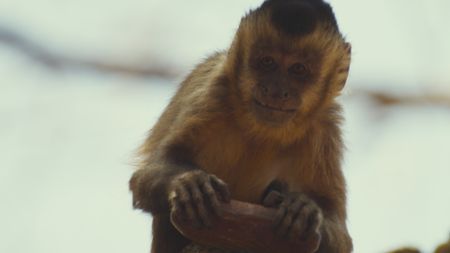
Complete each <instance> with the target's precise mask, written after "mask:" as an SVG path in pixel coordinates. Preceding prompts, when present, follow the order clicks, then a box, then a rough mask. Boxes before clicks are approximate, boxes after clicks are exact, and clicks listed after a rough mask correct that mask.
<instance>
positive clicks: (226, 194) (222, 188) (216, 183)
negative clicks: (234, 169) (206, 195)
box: [211, 175, 231, 203]
mask: <svg viewBox="0 0 450 253" xmlns="http://www.w3.org/2000/svg"><path fill="white" fill-rule="evenodd" d="M211 183H212V186H213V187H214V189H216V190H217V191H218V192H219V193H220V195H221V197H222V200H223V201H225V202H227V203H228V202H230V199H231V197H230V196H231V194H230V190H229V189H228V185H227V184H226V183H225V182H224V181H222V180H221V179H219V178H218V177H216V176H214V175H211Z"/></svg>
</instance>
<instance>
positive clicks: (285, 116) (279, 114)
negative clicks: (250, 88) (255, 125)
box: [251, 100, 297, 127]
mask: <svg viewBox="0 0 450 253" xmlns="http://www.w3.org/2000/svg"><path fill="white" fill-rule="evenodd" d="M251 109H252V112H253V114H254V115H255V117H256V118H257V119H258V120H259V121H261V122H262V123H265V124H268V125H271V126H275V127H277V126H281V125H283V124H284V123H286V122H288V121H290V120H291V119H292V118H294V116H295V114H296V112H297V111H296V110H282V109H277V108H271V107H268V106H265V105H263V104H261V103H260V102H259V101H257V100H253V103H252V106H251Z"/></svg>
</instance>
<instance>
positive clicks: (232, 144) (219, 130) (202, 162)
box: [195, 122, 306, 203]
mask: <svg viewBox="0 0 450 253" xmlns="http://www.w3.org/2000/svg"><path fill="white" fill-rule="evenodd" d="M228 127H230V126H228ZM207 128H208V129H206V130H202V131H200V132H201V133H202V135H201V136H198V138H199V139H201V141H200V142H199V143H200V145H199V147H197V149H196V154H195V156H196V157H195V160H196V164H197V165H198V166H199V167H200V168H201V169H203V170H205V171H207V172H209V173H211V174H214V175H216V176H218V177H219V178H221V179H222V180H224V181H225V182H226V183H227V184H228V186H229V189H230V191H231V194H232V198H234V199H238V200H241V201H248V202H253V203H257V202H259V201H260V200H261V197H262V194H263V192H264V190H265V189H266V188H267V186H268V185H269V184H270V183H271V182H272V181H273V180H275V179H281V180H283V181H286V182H288V184H289V186H290V188H291V189H293V190H300V189H301V188H302V185H304V180H303V179H305V177H304V176H303V175H302V172H301V171H302V167H305V165H304V164H302V162H301V159H299V156H300V154H298V156H296V155H292V154H293V153H295V150H290V149H289V148H284V149H285V150H283V149H281V148H280V147H277V146H274V145H273V144H272V145H270V146H269V145H267V144H264V143H257V142H256V141H252V140H249V139H246V138H245V137H244V136H240V135H239V134H236V133H239V131H235V130H234V129H229V128H227V127H225V126H224V125H223V123H218V122H217V123H211V124H209V125H208V127H207ZM305 186H306V185H305Z"/></svg>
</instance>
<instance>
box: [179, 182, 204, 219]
mask: <svg viewBox="0 0 450 253" xmlns="http://www.w3.org/2000/svg"><path fill="white" fill-rule="evenodd" d="M176 196H177V199H178V200H179V202H180V203H181V205H182V210H183V211H184V212H183V215H182V216H183V217H182V218H183V220H188V221H189V222H192V223H194V225H195V226H196V227H200V224H199V223H198V219H197V215H196V214H195V210H194V207H193V206H192V201H191V194H190V193H189V190H188V189H187V188H186V186H184V185H180V186H179V187H178V188H177V189H176Z"/></svg>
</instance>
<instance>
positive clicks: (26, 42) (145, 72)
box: [0, 25, 450, 107]
mask: <svg viewBox="0 0 450 253" xmlns="http://www.w3.org/2000/svg"><path fill="white" fill-rule="evenodd" d="M0 43H3V44H6V45H8V46H10V47H12V48H13V49H16V50H17V51H19V52H21V53H23V54H24V55H26V56H28V57H29V58H31V59H32V60H34V61H36V62H37V63H39V64H41V65H43V66H45V67H47V68H49V69H52V70H65V69H91V70H95V71H100V72H109V73H118V74H126V75H131V76H136V77H142V78H147V77H157V78H163V79H173V78H175V77H177V76H178V75H179V74H180V71H179V70H177V69H176V68H174V67H170V66H164V65H163V64H160V63H154V64H152V65H142V64H133V65H126V64H122V63H117V62H109V61H102V60H98V59H82V58H76V57H69V56H67V55H63V54H58V53H56V52H53V51H51V50H49V49H48V48H45V47H44V46H42V45H40V44H39V43H37V42H34V41H32V40H31V39H28V38H27V37H26V36H23V35H21V34H20V33H18V32H16V31H13V30H11V29H8V28H5V27H3V26H1V25H0ZM351 96H366V97H369V98H370V99H371V100H372V101H374V102H375V104H376V105H377V106H378V107H392V106H397V105H421V106H426V105H435V106H444V107H450V94H437V93H436V94H433V93H428V94H427V93H424V94H407V93H405V94H395V93H394V92H392V91H381V90H379V91H375V90H368V89H361V90H356V91H354V92H352V94H351Z"/></svg>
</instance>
